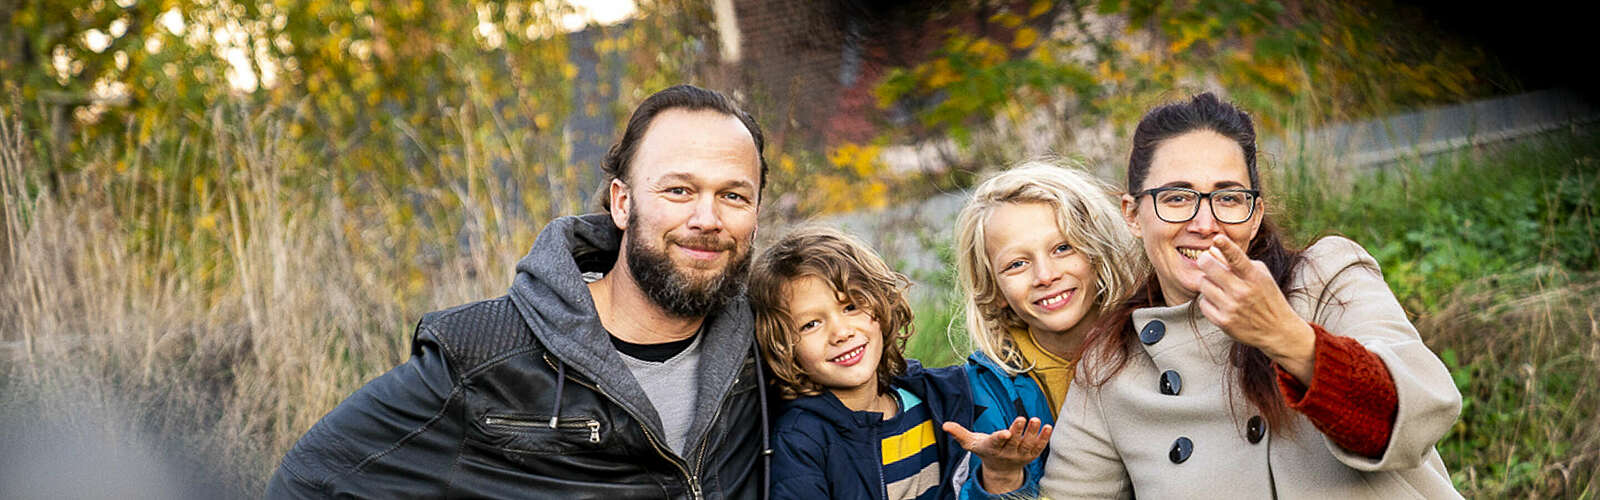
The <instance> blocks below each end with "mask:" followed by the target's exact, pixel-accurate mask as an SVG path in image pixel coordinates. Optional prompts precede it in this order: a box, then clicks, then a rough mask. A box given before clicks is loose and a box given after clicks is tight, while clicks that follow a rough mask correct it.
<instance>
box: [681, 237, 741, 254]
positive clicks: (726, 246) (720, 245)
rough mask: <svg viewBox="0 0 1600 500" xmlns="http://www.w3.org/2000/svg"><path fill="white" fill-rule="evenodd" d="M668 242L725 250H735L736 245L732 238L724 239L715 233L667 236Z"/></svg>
mask: <svg viewBox="0 0 1600 500" xmlns="http://www.w3.org/2000/svg"><path fill="white" fill-rule="evenodd" d="M667 242H668V243H671V244H674V245H678V246H680V247H689V248H693V249H696V250H711V251H717V252H723V251H728V250H733V249H734V248H735V246H736V244H735V243H734V241H733V239H732V238H728V239H722V238H718V237H717V235H714V234H701V235H696V236H673V235H668V236H667Z"/></svg>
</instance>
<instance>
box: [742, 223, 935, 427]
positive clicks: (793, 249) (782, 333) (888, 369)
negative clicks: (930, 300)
mask: <svg viewBox="0 0 1600 500" xmlns="http://www.w3.org/2000/svg"><path fill="white" fill-rule="evenodd" d="M807 276H810V277H815V278H818V279H821V280H822V281H824V282H827V283H828V284H829V285H831V286H832V287H833V289H834V291H835V292H837V293H841V294H843V295H844V296H845V297H847V298H848V299H849V300H850V302H851V303H853V304H855V305H856V307H860V308H862V309H864V310H866V311H867V312H869V313H871V314H872V317H873V319H875V320H877V321H878V328H879V331H880V332H882V334H883V355H882V356H881V357H879V359H878V372H877V373H878V392H879V393H885V392H887V391H888V390H889V388H890V385H889V384H890V382H891V381H892V380H893V379H894V377H897V376H900V375H903V374H905V372H906V359H905V347H906V339H908V338H910V337H911V334H912V331H913V327H912V325H911V305H910V303H909V302H907V301H906V296H905V291H906V289H907V288H909V287H910V285H911V282H910V280H908V279H906V277H905V275H903V274H900V273H898V272H895V271H894V269H891V268H889V265H888V264H885V263H884V262H883V259H882V258H880V257H878V253H877V252H874V251H873V250H872V248H871V247H869V246H867V245H866V244H865V243H863V242H861V240H859V239H856V238H855V237H853V236H850V235H848V234H845V233H843V232H840V231H838V230H835V229H829V228H821V227H808V228H801V229H798V230H795V231H793V232H790V233H789V234H788V235H786V236H784V237H783V238H782V239H779V240H778V241H777V242H776V243H774V244H773V245H772V246H770V247H768V248H767V249H766V250H763V251H762V252H761V256H760V257H757V258H756V261H755V264H754V266H753V268H752V269H751V272H750V283H749V289H748V290H749V292H748V294H749V298H750V308H751V310H752V311H754V312H755V330H756V342H757V343H759V344H760V345H761V354H762V356H763V357H765V358H766V361H767V366H769V367H771V368H772V373H773V374H774V375H776V376H777V380H775V381H774V382H773V383H774V384H775V385H777V387H778V391H779V394H780V395H781V396H782V397H783V398H784V399H795V398H799V397H801V396H815V395H818V394H821V393H822V389H823V387H822V385H821V384H818V383H816V382H815V381H813V380H811V377H809V376H807V375H806V373H805V370H804V369H803V368H802V367H801V366H800V363H799V360H798V359H796V354H795V352H794V347H795V344H796V342H797V340H798V335H799V334H798V332H796V331H795V329H794V325H793V320H792V318H790V316H789V311H788V288H789V284H790V283H793V282H794V281H795V280H797V279H800V278H802V277H807Z"/></svg>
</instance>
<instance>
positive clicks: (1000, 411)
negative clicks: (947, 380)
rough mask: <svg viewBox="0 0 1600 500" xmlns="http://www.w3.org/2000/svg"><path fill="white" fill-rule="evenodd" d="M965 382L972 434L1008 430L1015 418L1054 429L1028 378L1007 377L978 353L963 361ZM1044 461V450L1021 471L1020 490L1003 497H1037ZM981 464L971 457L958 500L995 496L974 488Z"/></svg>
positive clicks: (1022, 375)
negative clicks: (973, 411)
mask: <svg viewBox="0 0 1600 500" xmlns="http://www.w3.org/2000/svg"><path fill="white" fill-rule="evenodd" d="M967 378H968V381H969V382H970V384H971V386H972V403H973V404H974V405H976V407H977V412H978V414H977V415H975V416H974V418H973V421H972V430H973V431H974V432H983V433H991V432H995V431H998V430H1000V429H1004V428H1007V427H1010V426H1011V421H1013V420H1016V418H1017V417H1024V418H1033V417H1039V420H1040V421H1042V422H1044V423H1045V424H1048V425H1055V423H1056V419H1055V416H1054V414H1053V413H1052V412H1051V411H1050V399H1049V398H1047V397H1045V395H1044V390H1043V389H1040V388H1039V384H1038V383H1037V382H1034V381H1033V377H1030V376H1028V374H1026V373H1019V374H1016V375H1007V374H1006V372H1005V370H1002V369H1001V368H1000V365H999V364H998V363H995V362H994V360H991V359H989V357H988V356H985V355H984V354H983V352H982V351H979V352H974V353H972V356H969V357H968V358H967ZM1047 458H1050V450H1048V449H1047V450H1045V451H1044V452H1043V453H1040V454H1039V458H1036V459H1034V460H1033V461H1032V462H1029V463H1028V466H1027V467H1026V468H1024V469H1023V479H1022V487H1021V488H1018V489H1017V491H1015V492H1012V493H1008V494H1006V496H1011V495H1016V496H1023V497H1037V496H1038V494H1039V477H1040V476H1042V475H1044V461H1045V459H1047ZM982 462H983V461H982V460H981V459H979V458H978V455H977V454H973V455H972V469H971V470H972V472H971V479H970V480H968V481H967V483H966V484H965V485H963V487H962V489H961V498H963V499H967V498H980V499H981V498H990V497H993V496H995V495H990V494H989V493H988V492H987V491H984V489H983V486H982V485H980V484H978V483H979V482H980V478H981V477H982V476H981V474H982V467H983V463H982Z"/></svg>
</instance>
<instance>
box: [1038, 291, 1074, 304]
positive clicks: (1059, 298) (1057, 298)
mask: <svg viewBox="0 0 1600 500" xmlns="http://www.w3.org/2000/svg"><path fill="white" fill-rule="evenodd" d="M1068 295H1071V294H1069V293H1067V292H1061V293H1058V294H1055V295H1053V296H1051V297H1049V298H1046V299H1043V300H1040V301H1039V305H1041V306H1045V307H1050V306H1053V305H1056V304H1059V303H1061V301H1063V300H1067V296H1068Z"/></svg>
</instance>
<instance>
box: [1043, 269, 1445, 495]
mask: <svg viewBox="0 0 1600 500" xmlns="http://www.w3.org/2000/svg"><path fill="white" fill-rule="evenodd" d="M1305 256H1306V259H1305V262H1304V263H1303V264H1301V266H1300V267H1299V268H1298V271H1297V272H1296V273H1295V279H1294V282H1293V284H1292V286H1291V287H1290V290H1291V293H1290V294H1289V303H1290V305H1292V306H1293V307H1294V309H1295V311H1296V312H1298V313H1299V314H1300V316H1301V317H1302V318H1305V319H1306V320H1308V321H1311V322H1314V323H1317V324H1320V325H1322V326H1323V327H1324V328H1325V329H1326V330H1327V331H1328V332H1329V333H1332V334H1334V335H1343V336H1348V337H1352V338H1355V339H1356V340H1357V341H1359V342H1360V343H1361V345H1362V346H1364V347H1366V348H1367V350H1369V351H1371V352H1373V353H1374V354H1377V356H1378V357H1379V358H1380V359H1382V360H1383V363H1384V364H1385V366H1386V367H1387V368H1388V370H1389V374H1390V375H1391V376H1392V377H1393V378H1394V383H1395V389H1396V396H1397V397H1398V400H1399V411H1398V415H1397V417H1396V419H1395V423H1394V428H1393V429H1392V430H1391V432H1390V438H1389V444H1388V448H1386V449H1385V450H1384V452H1383V456H1382V457H1380V458H1378V459H1370V458H1366V457H1362V456H1359V455H1355V454H1352V453H1350V452H1347V451H1345V450H1343V449H1341V448H1340V447H1339V446H1338V445H1336V444H1334V443H1333V442H1332V441H1329V440H1328V439H1327V438H1326V437H1325V436H1323V435H1322V433H1320V432H1319V431H1317V429H1316V428H1315V427H1313V426H1312V424H1311V421H1310V420H1308V419H1306V418H1305V416H1303V415H1301V414H1300V413H1297V412H1293V411H1292V410H1291V415H1292V418H1291V422H1290V425H1288V427H1290V428H1288V429H1265V428H1264V427H1265V426H1264V425H1259V424H1261V422H1262V420H1261V419H1252V417H1256V416H1257V411H1256V410H1255V409H1254V408H1253V407H1252V406H1251V405H1250V403H1249V402H1248V400H1246V399H1245V397H1244V394H1243V392H1241V391H1240V389H1239V387H1238V386H1237V382H1236V380H1237V379H1236V377H1237V376H1236V375H1234V376H1226V375H1225V374H1224V372H1225V368H1226V366H1227V363H1228V349H1229V347H1230V346H1231V344H1232V342H1233V341H1232V340H1231V339H1230V338H1229V337H1228V336H1227V334H1225V333H1223V332H1222V330H1221V329H1220V328H1218V327H1217V326H1215V325H1213V324H1211V323H1210V322H1209V321H1207V320H1206V319H1205V317H1204V316H1202V315H1201V314H1200V312H1199V308H1198V307H1190V305H1189V304H1184V305H1180V306H1173V307H1151V308H1145V309H1139V310H1136V311H1134V313H1133V327H1134V328H1135V329H1137V330H1136V331H1144V330H1145V329H1147V328H1152V326H1153V325H1155V324H1157V323H1159V325H1155V326H1154V328H1156V329H1162V328H1164V330H1165V332H1164V335H1161V336H1160V339H1159V340H1156V341H1155V342H1154V343H1152V344H1149V345H1145V343H1144V342H1145V341H1148V340H1150V338H1152V337H1154V335H1147V336H1146V338H1145V341H1140V340H1133V339H1130V343H1131V346H1130V349H1131V351H1130V352H1131V353H1132V356H1131V357H1130V360H1129V362H1128V364H1127V366H1126V367H1125V368H1123V370H1122V371H1121V372H1119V373H1118V374H1117V375H1116V376H1114V377H1113V378H1112V379H1111V380H1109V381H1108V382H1107V383H1106V384H1105V385H1104V386H1102V387H1100V388H1098V389H1097V388H1093V387H1089V386H1087V385H1085V384H1083V383H1082V382H1084V381H1085V379H1086V376H1085V375H1084V374H1082V373H1080V374H1079V376H1078V377H1077V382H1075V383H1074V384H1073V386H1072V389H1071V390H1070V391H1068V392H1067V399H1066V401H1065V403H1064V404H1063V405H1062V408H1061V415H1060V417H1059V418H1057V420H1056V431H1055V434H1054V436H1053V437H1052V438H1051V440H1050V459H1049V460H1048V461H1047V462H1046V463H1047V466H1046V470H1045V475H1044V479H1043V481H1042V482H1041V484H1040V490H1041V493H1042V494H1043V495H1044V496H1045V497H1048V498H1114V497H1115V498H1126V497H1131V496H1134V495H1137V496H1138V497H1141V498H1221V499H1229V500H1243V499H1257V498H1381V499H1406V498H1460V494H1458V493H1456V491H1455V489H1454V487H1453V486H1452V485H1451V483H1450V476H1449V474H1448V473H1447V472H1446V471H1445V467H1444V462H1443V461H1442V460H1440V458H1439V453H1438V451H1436V450H1435V449H1434V443H1435V442H1437V441H1438V440H1439V439H1440V438H1442V437H1443V436H1444V434H1445V431H1446V430H1448V429H1449V428H1450V427H1451V426H1452V425H1454V423H1455V421H1456V417H1457V416H1458V415H1459V414H1460V412H1461V394H1460V392H1458V391H1457V390H1456V387H1455V384H1454V383H1453V382H1452V380H1451V378H1450V373H1449V372H1448V371H1447V370H1446V368H1445V366H1444V364H1443V363H1441V362H1440V361H1439V358H1438V357H1437V356H1435V355H1434V354H1433V352H1432V351H1430V350H1428V347H1427V346H1424V345H1423V344H1422V339H1421V338H1419V337H1418V335H1417V331H1416V328H1415V327H1413V326H1412V325H1411V323H1410V321H1408V320H1407V319H1406V315H1405V312H1404V311H1403V310H1402V309H1401V307H1400V304H1399V302H1398V301H1397V300H1396V299H1395V297H1394V294H1393V293H1391V292H1390V291H1389V287H1388V285H1386V284H1385V283H1384V281H1383V277H1382V275H1381V274H1380V272H1379V271H1378V265H1377V262H1376V261H1374V260H1373V258H1372V256H1371V255H1370V254H1368V253H1367V251H1366V250H1365V249H1363V248H1361V246H1360V245H1358V244H1356V243H1355V242H1353V241H1350V240H1348V239H1344V238H1339V237H1329V238H1324V239H1322V240H1320V241H1318V242H1317V243H1316V244H1314V245H1312V246H1311V247H1310V248H1308V249H1306V254H1305ZM1352 265H1353V266H1354V267H1351V266H1352ZM1341 271H1342V272H1341ZM1324 291H1326V292H1328V294H1329V295H1327V296H1324V295H1322V294H1323V292H1324ZM1319 297H1322V299H1321V300H1319ZM1319 302H1320V303H1321V304H1320V306H1319ZM1081 369H1083V367H1081V366H1080V370H1081ZM1167 371H1172V372H1175V373H1176V374H1177V375H1178V376H1179V378H1178V380H1180V381H1181V385H1180V386H1179V388H1178V393H1177V394H1176V395H1167V394H1164V393H1163V391H1162V389H1161V384H1162V381H1161V378H1162V376H1163V375H1162V374H1163V373H1164V372H1167ZM1230 394H1231V397H1230ZM1357 399H1359V397H1357ZM1252 421H1253V422H1254V423H1255V424H1258V426H1257V427H1258V428H1257V430H1258V431H1259V432H1251V430H1250V429H1251V427H1252ZM1252 437H1253V438H1256V439H1255V440H1254V442H1252V439H1251V438H1252ZM1179 438H1187V440H1188V446H1187V447H1186V448H1187V449H1185V450H1179V452H1178V453H1174V447H1175V446H1178V444H1177V443H1178V441H1179ZM1180 447H1181V446H1180ZM1176 455H1186V456H1183V457H1182V461H1181V463H1177V461H1176V460H1175V456H1176Z"/></svg>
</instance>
